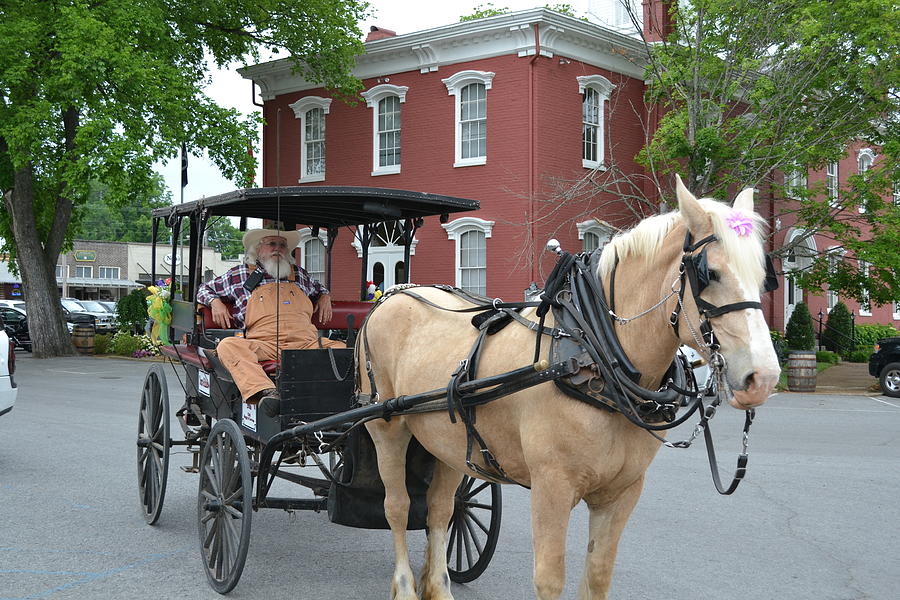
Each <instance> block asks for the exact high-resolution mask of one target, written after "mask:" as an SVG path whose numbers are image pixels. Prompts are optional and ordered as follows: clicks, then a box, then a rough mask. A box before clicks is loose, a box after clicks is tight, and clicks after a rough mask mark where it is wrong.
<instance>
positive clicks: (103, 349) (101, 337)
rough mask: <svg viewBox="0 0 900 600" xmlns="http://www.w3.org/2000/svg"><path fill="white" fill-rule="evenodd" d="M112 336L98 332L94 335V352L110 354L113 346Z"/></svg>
mask: <svg viewBox="0 0 900 600" xmlns="http://www.w3.org/2000/svg"><path fill="white" fill-rule="evenodd" d="M112 337H113V336H111V335H109V334H108V333H98V334H97V335H95V336H94V354H109V351H110V346H112Z"/></svg>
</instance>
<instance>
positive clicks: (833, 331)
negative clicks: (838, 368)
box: [822, 302, 854, 356]
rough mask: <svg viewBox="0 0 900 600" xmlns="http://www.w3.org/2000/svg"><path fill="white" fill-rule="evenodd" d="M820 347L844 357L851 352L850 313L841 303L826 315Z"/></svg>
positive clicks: (851, 331) (851, 324)
mask: <svg viewBox="0 0 900 600" xmlns="http://www.w3.org/2000/svg"><path fill="white" fill-rule="evenodd" d="M822 345H823V346H825V349H826V350H831V351H832V352H837V353H838V354H840V355H841V356H846V355H847V354H848V353H849V352H850V351H851V350H853V346H854V344H853V322H852V321H851V319H850V311H849V310H847V305H846V304H844V303H843V302H838V303H837V304H836V305H835V306H834V308H832V309H831V313H829V314H828V319H827V320H826V321H825V329H823V330H822Z"/></svg>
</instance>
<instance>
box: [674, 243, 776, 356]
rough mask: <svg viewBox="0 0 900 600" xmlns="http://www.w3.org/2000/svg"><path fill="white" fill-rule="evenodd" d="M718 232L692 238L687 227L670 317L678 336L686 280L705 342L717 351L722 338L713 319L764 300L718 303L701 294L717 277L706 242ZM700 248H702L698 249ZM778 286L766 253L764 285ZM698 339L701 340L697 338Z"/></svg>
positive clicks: (758, 306) (755, 307) (756, 306)
mask: <svg viewBox="0 0 900 600" xmlns="http://www.w3.org/2000/svg"><path fill="white" fill-rule="evenodd" d="M718 239H719V238H718V237H716V235H715V234H711V235H708V236H706V237H705V238H703V239H702V240H700V241H698V242H694V241H693V236H692V235H691V232H690V231H688V232H687V233H686V234H685V236H684V247H683V251H684V255H683V256H682V258H681V265H680V266H679V269H678V273H679V275H678V277H679V282H680V285H679V289H678V302H677V303H676V304H675V309H674V310H673V311H672V315H671V316H670V317H669V324H671V325H672V328H673V329H674V330H675V336H676V337H680V336H679V331H678V325H679V317H680V315H681V312H682V311H683V309H684V294H685V290H686V289H687V285H686V284H690V288H691V294H692V296H693V298H694V304H695V305H696V306H697V312H698V313H699V314H700V319H701V322H700V335H701V337H702V338H703V339H702V341H703V343H704V345H705V346H706V347H707V348H709V351H710V353H715V352H717V351H718V349H719V342H718V340H717V339H716V335H715V333H714V332H713V328H712V323H711V322H710V319H714V318H716V317H720V316H722V315H725V314H728V313H730V312H735V311H738V310H744V309H748V308H749V309H753V310H762V303H760V302H753V301H746V302H732V303H731V304H725V305H723V306H716V305H715V304H712V303H711V302H707V301H706V300H704V299H703V298H701V297H700V295H701V294H702V293H703V291H704V290H706V288H707V287H708V286H709V282H710V281H713V280H715V279H716V278H715V276H714V275H713V274H712V273H711V272H710V270H709V259H708V258H707V254H706V252H707V247H706V246H707V245H708V244H711V243H712V242H715V241H718ZM698 250H699V252H698ZM777 288H778V279H777V278H776V277H775V267H774V265H773V264H772V259H771V258H770V257H769V256H768V255H767V256H766V278H765V284H764V286H763V290H764V292H771V291H773V290H775V289H777ZM698 341H699V340H698Z"/></svg>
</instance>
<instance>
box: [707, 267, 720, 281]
mask: <svg viewBox="0 0 900 600" xmlns="http://www.w3.org/2000/svg"><path fill="white" fill-rule="evenodd" d="M709 280H710V281H719V272H718V271H713V270H712V269H710V270H709Z"/></svg>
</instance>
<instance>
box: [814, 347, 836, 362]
mask: <svg viewBox="0 0 900 600" xmlns="http://www.w3.org/2000/svg"><path fill="white" fill-rule="evenodd" d="M839 360H840V356H839V355H838V354H837V353H836V352H829V351H828V350H821V351H819V352H816V362H817V363H819V362H820V363H831V364H833V365H836V364H837V363H838V361H839Z"/></svg>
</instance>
